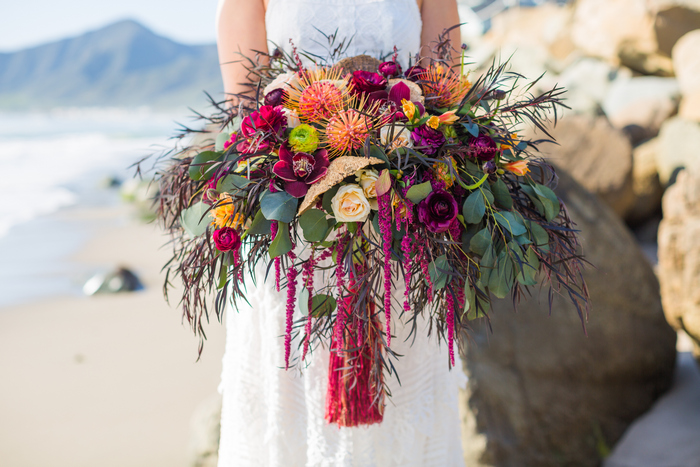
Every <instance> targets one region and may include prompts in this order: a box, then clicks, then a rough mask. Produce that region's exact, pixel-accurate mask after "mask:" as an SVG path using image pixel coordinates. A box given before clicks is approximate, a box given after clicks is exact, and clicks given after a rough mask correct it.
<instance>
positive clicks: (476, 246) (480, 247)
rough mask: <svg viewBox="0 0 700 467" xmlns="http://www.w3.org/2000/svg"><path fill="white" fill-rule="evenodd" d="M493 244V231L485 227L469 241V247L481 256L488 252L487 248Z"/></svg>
mask: <svg viewBox="0 0 700 467" xmlns="http://www.w3.org/2000/svg"><path fill="white" fill-rule="evenodd" d="M489 245H491V232H489V229H488V228H483V229H481V230H480V231H479V232H477V234H476V235H474V237H473V238H472V239H471V241H470V242H469V249H470V250H471V251H473V252H474V253H476V254H477V255H479V256H483V255H484V253H486V249H487V248H488V247H489Z"/></svg>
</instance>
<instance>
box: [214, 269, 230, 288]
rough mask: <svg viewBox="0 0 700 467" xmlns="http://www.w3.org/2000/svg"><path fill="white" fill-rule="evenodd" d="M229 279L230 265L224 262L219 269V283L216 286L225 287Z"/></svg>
mask: <svg viewBox="0 0 700 467" xmlns="http://www.w3.org/2000/svg"><path fill="white" fill-rule="evenodd" d="M226 281H228V265H227V264H222V265H221V270H220V271H219V284H218V285H217V286H216V288H217V289H223V288H224V286H225V285H226Z"/></svg>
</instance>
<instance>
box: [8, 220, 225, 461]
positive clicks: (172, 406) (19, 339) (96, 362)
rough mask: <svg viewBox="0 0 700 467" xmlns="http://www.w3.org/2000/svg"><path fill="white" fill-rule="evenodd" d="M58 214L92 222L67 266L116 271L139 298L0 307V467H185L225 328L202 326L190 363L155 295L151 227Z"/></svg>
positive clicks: (160, 253)
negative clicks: (136, 285)
mask: <svg viewBox="0 0 700 467" xmlns="http://www.w3.org/2000/svg"><path fill="white" fill-rule="evenodd" d="M59 214H60V215H61V216H63V221H66V222H76V223H80V222H84V221H86V220H88V219H89V220H90V222H92V223H93V224H95V225H96V227H94V229H93V232H92V235H91V239H90V240H89V241H87V242H86V243H85V244H84V245H83V246H82V247H81V249H80V251H79V253H78V254H77V255H75V256H74V257H72V258H70V260H71V261H73V262H76V263H78V264H80V265H81V266H82V268H83V269H84V270H91V269H93V270H99V269H100V268H102V269H108V268H109V267H112V266H116V265H125V266H127V267H129V268H131V269H132V270H133V271H135V272H136V273H137V274H138V275H139V277H140V278H141V280H142V281H143V283H144V285H145V290H142V291H139V292H131V293H121V294H115V295H100V296H93V297H82V296H77V295H76V294H74V295H72V296H71V295H66V296H58V297H54V298H50V299H44V298H42V299H39V300H38V301H34V302H30V303H25V304H21V305H17V306H10V307H5V308H0V375H2V376H1V377H0V414H1V416H0V465H2V466H3V467H35V466H36V467H39V466H41V467H47V466H52V467H63V466H66V467H68V466H70V467H82V466H85V467H87V466H91V467H94V466H101V467H110V466H115V467H117V466H119V467H124V466H129V467H139V466H144V467H145V466H149V467H158V466H168V467H178V466H185V465H188V462H187V455H188V441H189V439H190V435H189V431H190V421H191V417H192V413H193V411H194V410H195V408H196V407H197V406H198V405H199V404H200V403H201V402H202V401H204V400H206V399H207V398H208V397H210V396H212V395H214V394H216V388H217V385H218V382H219V374H220V371H221V356H222V354H223V348H224V329H223V326H222V325H220V324H219V323H218V322H216V321H214V322H212V323H211V325H210V327H209V332H208V338H209V339H208V342H207V344H206V345H205V349H204V354H203V356H202V359H201V360H200V361H199V362H196V358H197V339H196V338H195V337H194V336H193V334H192V333H191V331H190V330H189V328H188V327H187V326H186V325H183V324H182V323H181V320H180V313H179V311H178V310H177V308H176V303H177V300H176V297H173V298H174V299H175V300H174V302H175V303H174V304H173V306H169V305H167V304H166V303H165V301H164V300H163V297H162V294H161V284H162V277H161V276H160V273H159V271H160V267H161V266H162V265H163V264H164V263H165V260H166V259H167V257H168V254H167V251H166V250H162V249H159V248H160V247H161V245H162V244H163V243H164V240H165V238H164V237H162V236H161V234H160V233H159V232H158V231H157V230H156V227H155V226H153V225H144V224H141V223H139V222H138V221H136V220H131V219H130V209H129V208H128V207H125V206H117V207H113V208H100V209H99V210H98V209H96V208H76V209H73V210H69V211H64V212H62V213H59ZM95 220H97V222H93V221H95ZM77 279H78V278H74V280H77ZM40 286H41V284H40V283H38V284H37V287H40Z"/></svg>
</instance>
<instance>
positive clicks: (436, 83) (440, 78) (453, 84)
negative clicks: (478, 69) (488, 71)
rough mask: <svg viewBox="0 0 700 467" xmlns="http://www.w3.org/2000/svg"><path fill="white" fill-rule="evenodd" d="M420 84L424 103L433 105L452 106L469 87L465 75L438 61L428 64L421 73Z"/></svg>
mask: <svg viewBox="0 0 700 467" xmlns="http://www.w3.org/2000/svg"><path fill="white" fill-rule="evenodd" d="M420 85H421V87H422V88H423V94H424V95H425V98H426V102H425V103H426V104H430V105H433V106H434V107H454V106H455V105H457V104H459V103H460V102H461V100H462V99H464V96H466V95H467V91H469V88H470V87H471V83H470V82H469V81H468V80H467V77H466V76H463V75H460V74H458V73H455V72H454V71H452V70H451V69H450V68H448V67H447V66H445V65H441V64H439V63H438V64H433V65H430V66H429V67H428V69H427V70H425V71H424V72H423V73H422V74H421V81H420Z"/></svg>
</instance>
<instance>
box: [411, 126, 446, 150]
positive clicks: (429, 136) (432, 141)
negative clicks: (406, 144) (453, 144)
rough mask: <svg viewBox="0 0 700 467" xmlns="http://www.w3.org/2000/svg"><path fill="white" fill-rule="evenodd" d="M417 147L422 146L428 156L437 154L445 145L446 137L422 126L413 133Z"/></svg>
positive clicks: (412, 136)
mask: <svg viewBox="0 0 700 467" xmlns="http://www.w3.org/2000/svg"><path fill="white" fill-rule="evenodd" d="M411 138H412V139H413V143H414V145H415V146H420V147H421V151H422V152H423V153H424V154H425V155H426V156H431V155H433V154H435V153H436V152H437V150H438V148H439V147H440V146H442V145H443V144H445V135H443V134H442V132H441V131H438V130H434V129H432V128H430V127H429V126H427V125H421V126H419V127H417V128H416V129H415V130H413V131H412V132H411Z"/></svg>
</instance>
